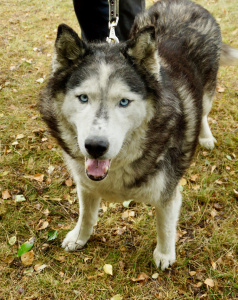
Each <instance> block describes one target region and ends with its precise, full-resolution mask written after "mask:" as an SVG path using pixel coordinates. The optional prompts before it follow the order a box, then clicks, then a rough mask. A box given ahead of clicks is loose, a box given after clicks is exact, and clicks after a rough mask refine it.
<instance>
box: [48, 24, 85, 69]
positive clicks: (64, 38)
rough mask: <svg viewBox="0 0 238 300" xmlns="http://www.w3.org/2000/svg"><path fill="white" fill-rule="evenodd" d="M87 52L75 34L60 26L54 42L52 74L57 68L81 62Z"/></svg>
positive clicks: (63, 25)
mask: <svg viewBox="0 0 238 300" xmlns="http://www.w3.org/2000/svg"><path fill="white" fill-rule="evenodd" d="M86 51H87V45H86V44H85V43H84V42H83V41H82V40H81V39H80V38H79V37H78V35H77V33H76V32H75V31H74V30H73V29H72V28H70V27H69V26H67V25H66V24H61V25H59V27H58V33H57V38H56V41H55V53H54V57H53V62H52V72H53V73H54V72H56V71H57V70H58V69H59V68H62V67H67V66H70V65H72V64H74V63H75V62H77V61H79V60H81V59H82V58H83V57H84V55H85V54H86Z"/></svg>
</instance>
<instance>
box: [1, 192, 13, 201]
mask: <svg viewBox="0 0 238 300" xmlns="http://www.w3.org/2000/svg"><path fill="white" fill-rule="evenodd" d="M2 198H3V199H4V200H7V199H9V198H11V195H10V193H9V191H8V190H5V191H2Z"/></svg>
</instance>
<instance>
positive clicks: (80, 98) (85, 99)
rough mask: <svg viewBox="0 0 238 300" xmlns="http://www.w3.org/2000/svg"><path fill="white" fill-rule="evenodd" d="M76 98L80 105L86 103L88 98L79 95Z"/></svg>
mask: <svg viewBox="0 0 238 300" xmlns="http://www.w3.org/2000/svg"><path fill="white" fill-rule="evenodd" d="M78 98H79V100H80V102H82V103H87V102H88V96H87V95H85V94H82V95H79V96H78Z"/></svg>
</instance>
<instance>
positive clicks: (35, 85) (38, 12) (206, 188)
mask: <svg viewBox="0 0 238 300" xmlns="http://www.w3.org/2000/svg"><path fill="white" fill-rule="evenodd" d="M151 2H152V1H151ZM197 2H198V3H200V4H202V5H204V6H205V7H206V8H207V9H209V10H210V11H211V12H212V13H213V14H214V16H215V17H216V18H217V20H218V21H219V23H220V25H221V29H222V33H223V39H224V41H226V42H227V43H229V44H230V45H232V46H234V47H238V41H237V33H238V29H237V28H238V20H237V15H238V5H237V3H236V1H233V0H213V1H212V0H206V1H205V0H198V1H197ZM147 4H149V1H147ZM0 16H1V17H0V65H1V71H0V94H1V100H0V101H1V102H0V132H1V133H0V218H1V223H0V226H1V229H0V273H1V276H0V299H111V298H112V297H113V296H115V295H117V294H119V295H121V297H122V299H138V300H139V299H238V284H237V282H238V280H237V271H238V264H237V254H238V253H237V252H238V249H237V244H238V243H237V242H238V239H237V225H238V221H237V220H238V213H237V194H236V193H235V191H237V190H238V188H237V184H238V163H237V157H238V150H237V149H238V135H237V129H238V109H237V100H238V90H237V82H238V77H237V71H238V69H237V67H226V68H225V67H222V68H220V71H219V78H218V90H219V91H220V92H217V94H216V97H215V100H214V105H213V110H212V112H211V115H210V117H211V119H210V123H211V127H212V131H213V133H214V136H215V137H216V139H217V140H218V143H217V146H216V148H215V149H214V150H213V151H211V152H210V151H204V149H201V148H199V147H198V149H197V152H196V155H195V158H194V161H193V164H192V166H191V168H190V169H189V170H188V171H187V173H186V176H185V179H186V184H185V185H184V186H183V200H184V201H183V207H182V211H181V216H180V220H179V223H178V241H177V262H176V263H175V264H174V265H173V266H172V267H171V268H170V269H168V270H166V271H165V272H162V271H160V270H157V269H156V268H155V265H154V263H153V260H152V252H153V249H154V247H155V243H156V239H155V220H154V210H153V208H151V207H149V206H147V205H144V204H134V203H133V204H132V207H130V208H129V210H130V211H133V212H134V216H131V217H128V218H122V214H123V213H124V212H125V211H126V210H127V209H126V208H125V207H123V206H122V205H121V204H120V205H119V204H118V205H109V204H108V203H103V207H102V209H101V210H100V213H99V218H98V224H97V226H96V227H95V229H94V234H93V236H92V237H91V239H90V241H89V243H88V245H87V246H86V247H85V249H83V250H82V251H80V252H75V253H66V252H64V250H63V249H62V248H61V242H62V240H63V238H64V236H65V234H66V233H67V232H68V230H69V229H71V228H73V226H74V224H75V222H76V220H77V213H78V204H77V200H76V193H75V186H74V185H71V184H70V183H68V182H66V180H67V179H68V178H69V174H68V172H67V170H66V168H65V166H64V164H63V161H62V157H61V152H60V149H59V147H58V146H57V145H56V143H55V141H54V140H53V139H52V138H51V137H50V136H49V134H48V132H47V129H46V127H45V124H43V122H42V121H41V118H40V115H39V113H38V111H37V108H36V104H37V99H38V94H39V92H40V89H41V88H42V84H41V83H40V82H41V79H42V78H43V80H44V79H45V78H46V77H47V76H48V74H49V70H50V63H51V59H52V52H53V44H54V39H55V36H56V28H57V26H58V24H59V23H63V22H64V23H67V24H68V25H70V26H72V27H73V28H75V29H76V30H78V31H79V27H78V24H77V20H76V17H75V14H74V11H73V6H72V3H71V1H69V0H67V1H62V0H61V1H60V0H59V1H54V0H49V1H45V0H43V1H40V2H39V1H35V0H33V1H29V0H25V1H20V0H18V1H14V0H3V1H1V3H0ZM39 79H40V80H39ZM36 174H43V175H44V177H43V180H40V179H39V178H38V177H31V176H34V175H36ZM194 175H196V176H194ZM34 178H38V179H37V180H36V179H34ZM6 191H8V193H9V195H8V196H6ZM17 195H23V196H24V197H25V199H26V201H23V202H17V201H16V196H17ZM5 198H7V199H5ZM46 221H47V222H48V226H47V227H46V228H45V229H40V226H39V224H42V222H46ZM39 222H41V223H39ZM37 226H38V227H37ZM37 229H38V230H37ZM39 229H40V230H39ZM50 230H57V231H58V238H57V239H55V240H54V241H52V242H47V237H48V231H50ZM33 236H34V237H35V238H36V239H35V244H34V247H33V248H32V249H33V251H34V259H33V262H32V263H31V264H30V265H29V266H25V265H23V263H22V262H21V259H20V258H18V257H17V250H18V248H19V246H20V245H22V243H24V242H26V241H27V240H29V239H30V238H31V237H33ZM12 237H16V243H13V244H12V243H11V238H12ZM9 242H10V243H9ZM105 264H111V265H112V266H113V276H111V275H106V274H105V273H104V271H103V266H104V265H105ZM36 265H47V267H46V268H45V269H43V270H42V271H41V272H37V271H36V270H37V268H36ZM34 268H35V269H36V270H35V269H34ZM156 272H157V273H158V275H157V276H158V278H157V279H152V275H153V274H154V273H156ZM141 273H145V274H147V275H148V276H149V278H148V279H146V280H143V281H141V282H136V281H133V278H136V277H137V276H138V275H139V274H141ZM207 279H211V280H212V283H213V284H214V286H212V287H211V286H209V285H208V284H206V282H207V281H206V280H207Z"/></svg>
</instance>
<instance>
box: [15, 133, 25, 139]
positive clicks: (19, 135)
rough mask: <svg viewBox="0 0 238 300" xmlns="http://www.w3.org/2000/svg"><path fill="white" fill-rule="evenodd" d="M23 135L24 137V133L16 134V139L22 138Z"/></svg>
mask: <svg viewBox="0 0 238 300" xmlns="http://www.w3.org/2000/svg"><path fill="white" fill-rule="evenodd" d="M24 137H25V136H24V134H22V133H21V134H18V135H17V137H16V139H17V140H21V139H23V138H24Z"/></svg>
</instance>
